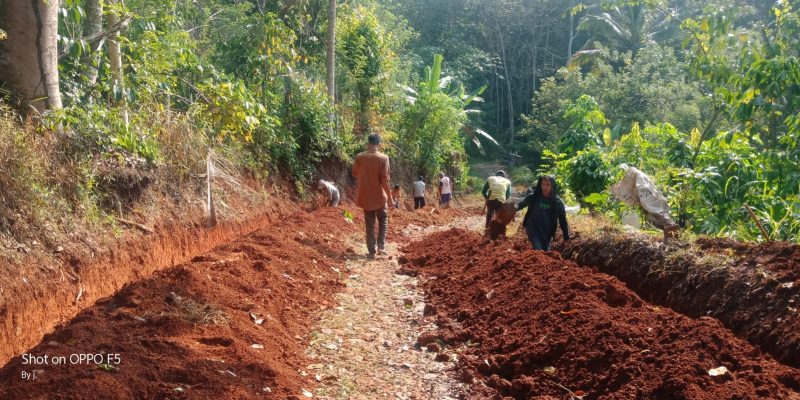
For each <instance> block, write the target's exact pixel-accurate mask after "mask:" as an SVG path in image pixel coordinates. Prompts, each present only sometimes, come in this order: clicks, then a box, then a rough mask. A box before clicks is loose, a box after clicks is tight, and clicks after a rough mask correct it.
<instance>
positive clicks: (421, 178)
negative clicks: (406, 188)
mask: <svg viewBox="0 0 800 400" xmlns="http://www.w3.org/2000/svg"><path fill="white" fill-rule="evenodd" d="M417 180H418V181H424V180H425V178H423V177H422V175H420V176H418V177H417Z"/></svg>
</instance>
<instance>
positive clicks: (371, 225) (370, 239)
mask: <svg viewBox="0 0 800 400" xmlns="http://www.w3.org/2000/svg"><path fill="white" fill-rule="evenodd" d="M375 220H378V250H383V246H384V244H385V243H386V223H387V222H388V220H389V214H387V213H386V209H385V208H382V209H380V210H374V211H367V210H364V222H366V225H367V251H369V254H372V255H374V254H375Z"/></svg>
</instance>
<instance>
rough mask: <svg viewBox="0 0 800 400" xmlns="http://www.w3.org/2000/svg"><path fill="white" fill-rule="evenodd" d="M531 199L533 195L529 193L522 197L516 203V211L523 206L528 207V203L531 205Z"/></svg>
mask: <svg viewBox="0 0 800 400" xmlns="http://www.w3.org/2000/svg"><path fill="white" fill-rule="evenodd" d="M531 201H533V195H532V194H529V195H527V196H525V198H524V199H522V201H520V202H519V204H517V211H519V210H522V209H523V208H525V207H528V206H529V205H531Z"/></svg>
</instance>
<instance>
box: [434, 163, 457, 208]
mask: <svg viewBox="0 0 800 400" xmlns="http://www.w3.org/2000/svg"><path fill="white" fill-rule="evenodd" d="M436 189H437V190H438V191H439V205H441V206H442V207H448V206H449V205H450V199H451V198H452V197H453V188H452V184H451V182H450V178H448V177H447V175H445V174H444V172H442V173H440V174H439V186H438V187H437V188H436Z"/></svg>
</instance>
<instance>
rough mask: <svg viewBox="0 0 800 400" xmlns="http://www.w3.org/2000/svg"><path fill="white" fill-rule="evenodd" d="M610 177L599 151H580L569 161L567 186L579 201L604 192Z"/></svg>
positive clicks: (594, 149)
mask: <svg viewBox="0 0 800 400" xmlns="http://www.w3.org/2000/svg"><path fill="white" fill-rule="evenodd" d="M610 176H611V172H610V168H609V166H608V164H607V163H606V162H605V160H603V155H602V153H601V152H600V150H598V149H596V148H592V149H588V150H581V151H579V152H578V154H577V155H576V156H575V157H574V158H572V159H571V160H570V163H569V172H568V174H567V184H568V185H569V188H570V190H572V192H573V193H574V194H575V195H576V196H577V197H578V198H579V199H584V198H586V197H587V196H589V195H590V194H592V193H600V192H603V191H604V190H606V187H607V186H608V180H609V177H610Z"/></svg>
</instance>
